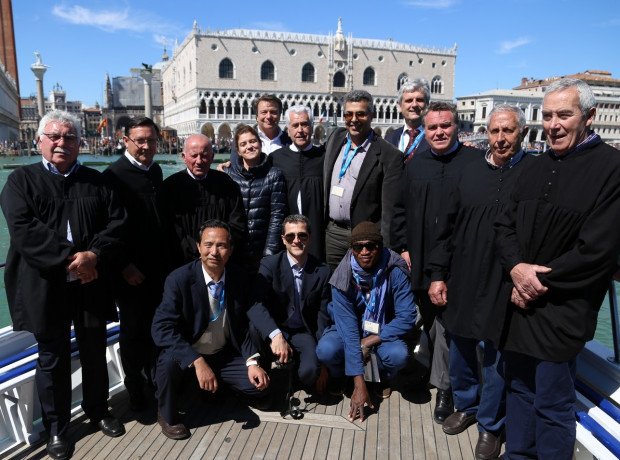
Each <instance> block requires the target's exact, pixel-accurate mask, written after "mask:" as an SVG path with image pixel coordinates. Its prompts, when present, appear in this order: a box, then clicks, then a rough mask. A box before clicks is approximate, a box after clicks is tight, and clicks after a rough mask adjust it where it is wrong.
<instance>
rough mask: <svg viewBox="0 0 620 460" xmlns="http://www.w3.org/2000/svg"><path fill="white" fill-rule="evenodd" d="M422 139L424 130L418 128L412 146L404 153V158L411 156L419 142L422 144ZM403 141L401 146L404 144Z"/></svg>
mask: <svg viewBox="0 0 620 460" xmlns="http://www.w3.org/2000/svg"><path fill="white" fill-rule="evenodd" d="M423 137H424V128H420V132H419V133H418V135H417V136H416V138H415V140H414V141H413V144H411V146H410V147H409V149H408V150H407V151H406V152H405V158H409V155H411V154H412V153H413V151H414V150H415V149H416V148H417V147H418V145H419V144H420V142H422V138H423ZM404 140H405V139H404V138H403V139H402V140H401V144H404V143H405V142H404Z"/></svg>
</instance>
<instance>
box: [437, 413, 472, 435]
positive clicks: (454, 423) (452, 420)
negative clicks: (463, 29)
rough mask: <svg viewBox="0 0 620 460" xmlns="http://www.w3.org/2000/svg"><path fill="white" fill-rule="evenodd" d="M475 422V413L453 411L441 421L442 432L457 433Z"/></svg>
mask: <svg viewBox="0 0 620 460" xmlns="http://www.w3.org/2000/svg"><path fill="white" fill-rule="evenodd" d="M474 423H476V414H468V413H467V412H455V413H454V414H452V415H450V416H448V418H446V420H445V421H444V422H443V427H442V428H443V432H444V433H446V434H459V433H462V432H463V431H465V430H466V429H467V428H468V427H469V426H471V425H473V424H474Z"/></svg>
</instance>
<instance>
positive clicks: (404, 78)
mask: <svg viewBox="0 0 620 460" xmlns="http://www.w3.org/2000/svg"><path fill="white" fill-rule="evenodd" d="M408 79H409V77H408V76H407V74H406V73H401V74H400V75H399V76H398V80H397V81H396V91H399V90H400V87H401V86H402V85H403V83H405V82H406V81H407V80H408Z"/></svg>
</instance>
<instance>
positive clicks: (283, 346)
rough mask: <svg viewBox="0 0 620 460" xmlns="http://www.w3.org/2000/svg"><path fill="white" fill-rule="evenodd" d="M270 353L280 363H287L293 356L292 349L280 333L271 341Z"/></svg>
mask: <svg viewBox="0 0 620 460" xmlns="http://www.w3.org/2000/svg"><path fill="white" fill-rule="evenodd" d="M271 352H272V353H273V354H274V355H275V356H277V357H278V361H280V362H281V363H288V360H289V359H290V358H291V356H293V349H292V348H291V346H290V345H289V344H288V342H287V341H286V339H285V338H284V335H283V334H282V333H281V332H280V333H279V334H278V335H276V336H275V337H274V338H273V339H271Z"/></svg>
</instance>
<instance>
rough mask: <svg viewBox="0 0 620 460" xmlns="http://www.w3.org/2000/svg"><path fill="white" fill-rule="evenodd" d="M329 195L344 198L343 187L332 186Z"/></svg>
mask: <svg viewBox="0 0 620 460" xmlns="http://www.w3.org/2000/svg"><path fill="white" fill-rule="evenodd" d="M331 194H332V195H335V196H338V197H341V198H342V197H343V196H344V187H341V186H340V185H332V191H331Z"/></svg>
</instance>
